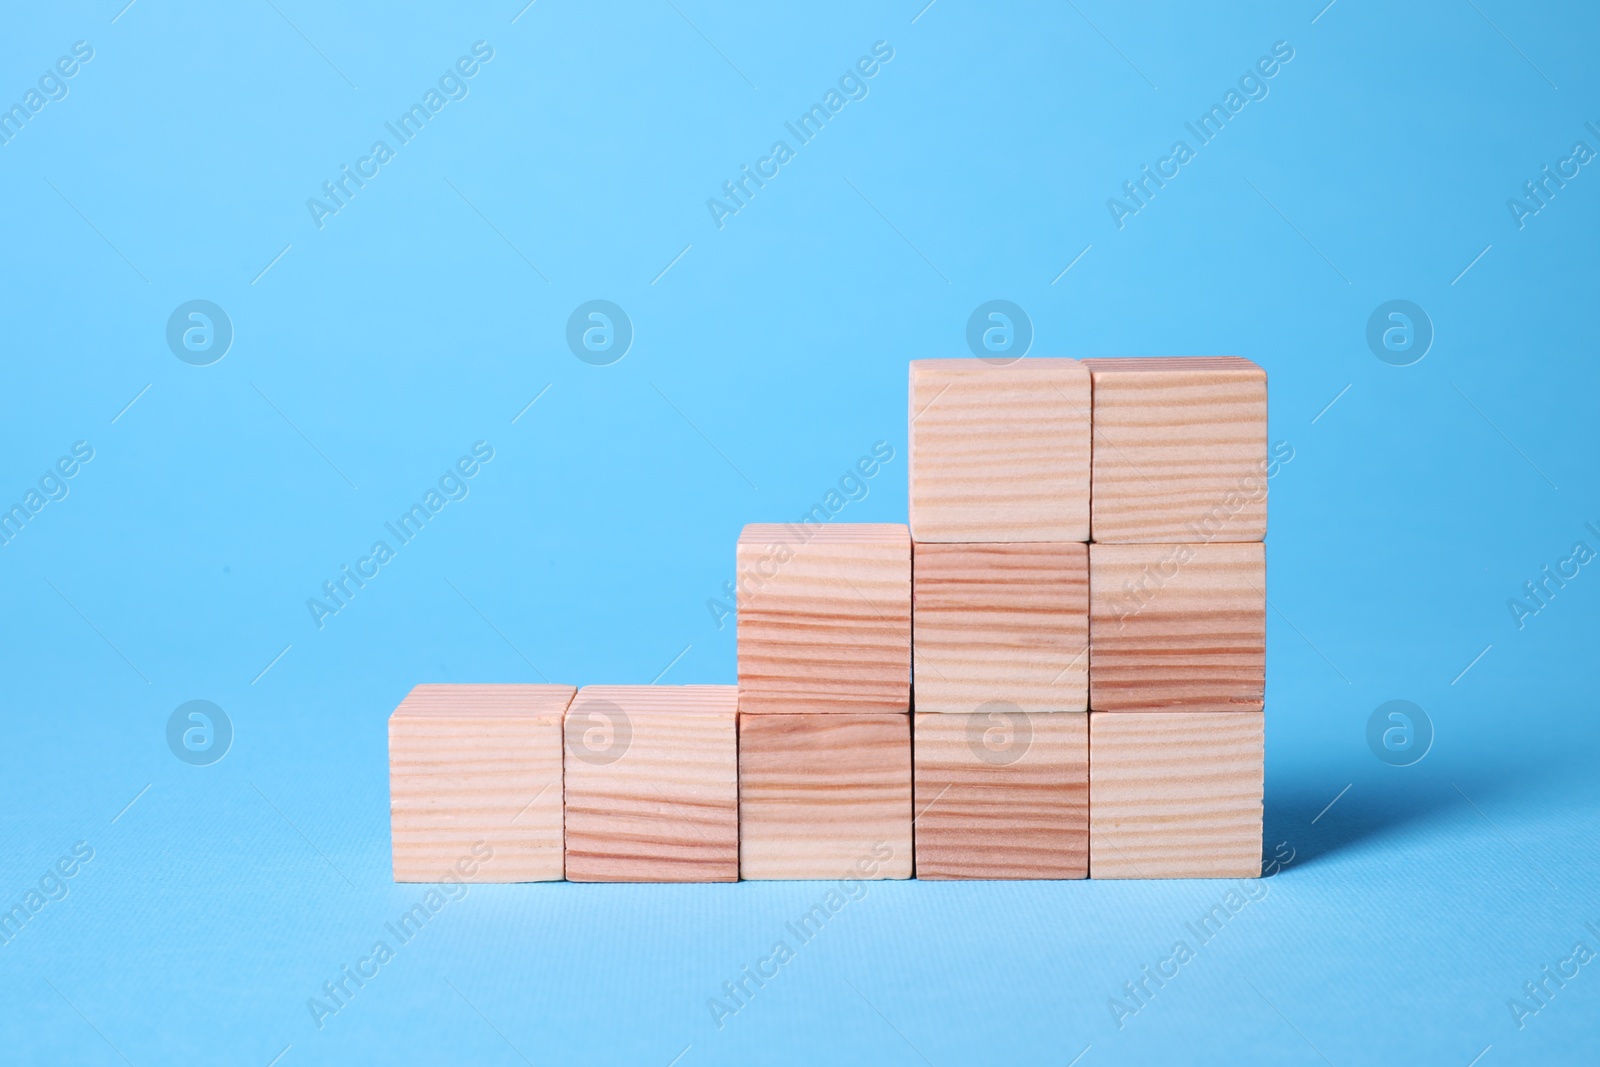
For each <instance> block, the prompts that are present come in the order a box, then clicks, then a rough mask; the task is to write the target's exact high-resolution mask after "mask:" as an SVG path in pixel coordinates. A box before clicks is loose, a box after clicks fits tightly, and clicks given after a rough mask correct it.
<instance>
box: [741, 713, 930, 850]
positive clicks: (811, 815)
mask: <svg viewBox="0 0 1600 1067" xmlns="http://www.w3.org/2000/svg"><path fill="white" fill-rule="evenodd" d="M739 820H740V822H739V874H740V876H741V877H743V878H819V879H821V878H827V879H832V878H910V877H911V864H912V855H911V716H910V715H892V714H891V715H843V714H837V713H828V714H821V715H744V714H741V715H740V716H739Z"/></svg>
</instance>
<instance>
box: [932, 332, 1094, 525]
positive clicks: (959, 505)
mask: <svg viewBox="0 0 1600 1067" xmlns="http://www.w3.org/2000/svg"><path fill="white" fill-rule="evenodd" d="M910 409H911V410H910V418H911V423H910V459H909V461H908V462H909V465H910V477H911V495H910V512H911V536H912V537H913V538H914V539H916V540H917V541H973V542H992V541H1087V540H1089V456H1090V448H1089V415H1090V396H1089V372H1088V371H1087V370H1086V369H1085V368H1084V366H1083V364H1081V363H1079V362H1078V361H1077V360H1073V359H1023V360H1019V361H1017V362H1015V363H1010V364H1004V365H999V364H994V363H989V362H986V361H984V360H981V359H919V360H913V361H912V363H911V403H910Z"/></svg>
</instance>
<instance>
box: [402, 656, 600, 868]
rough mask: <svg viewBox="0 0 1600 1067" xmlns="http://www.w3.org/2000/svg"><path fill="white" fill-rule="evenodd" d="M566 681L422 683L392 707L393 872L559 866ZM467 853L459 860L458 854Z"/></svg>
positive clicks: (570, 693)
mask: <svg viewBox="0 0 1600 1067" xmlns="http://www.w3.org/2000/svg"><path fill="white" fill-rule="evenodd" d="M576 692H577V690H576V689H575V688H574V687H572V686H570V685H419V686H417V687H416V688H415V689H413V690H411V692H410V693H409V694H408V695H407V696H406V698H405V699H404V700H403V701H401V702H400V706H399V707H398V708H396V709H395V710H394V713H393V714H392V715H390V716H389V826H390V835H391V840H392V845H393V852H394V880H395V881H397V882H438V881H442V880H444V878H445V876H446V875H449V876H450V877H452V878H457V879H460V878H462V877H464V875H465V872H466V869H467V867H471V868H474V870H473V871H472V873H471V876H470V878H471V880H472V881H478V882H547V881H556V880H559V879H560V878H561V876H562V818H561V721H562V716H563V715H564V714H565V712H566V710H567V705H568V703H570V702H571V700H572V697H573V694H574V693H576ZM463 861H465V862H463Z"/></svg>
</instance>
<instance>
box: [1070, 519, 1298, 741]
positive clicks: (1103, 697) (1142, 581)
mask: <svg viewBox="0 0 1600 1067" xmlns="http://www.w3.org/2000/svg"><path fill="white" fill-rule="evenodd" d="M1265 589H1266V546H1265V545H1264V544H1262V543H1261V542H1259V541H1257V542H1253V543H1246V544H1230V543H1221V542H1213V543H1211V544H1177V545H1102V544H1094V545H1090V546H1089V646H1090V647H1089V661H1090V665H1091V669H1090V676H1089V708H1090V710H1091V711H1107V712H1139V711H1211V712H1228V711H1254V712H1258V713H1259V712H1260V711H1261V710H1262V707H1263V701H1264V697H1265V694H1266V664H1267V655H1266V647H1267V645H1266V642H1267V601H1266V593H1265Z"/></svg>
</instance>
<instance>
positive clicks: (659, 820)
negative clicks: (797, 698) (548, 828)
mask: <svg viewBox="0 0 1600 1067" xmlns="http://www.w3.org/2000/svg"><path fill="white" fill-rule="evenodd" d="M738 703H739V691H738V689H737V688H736V687H734V686H731V685H678V686H654V685H590V686H585V687H584V688H583V689H581V690H579V692H578V695H577V698H576V699H575V700H573V702H572V706H571V707H570V708H568V709H567V722H566V769H567V879H568V880H569V881H573V882H733V881H737V880H738V877H739V737H738V722H737V712H738Z"/></svg>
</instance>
